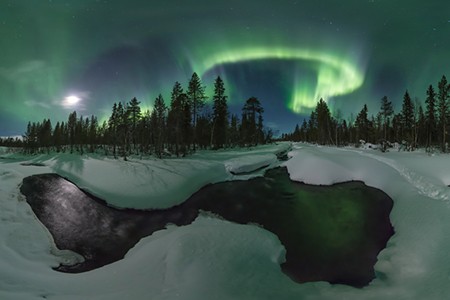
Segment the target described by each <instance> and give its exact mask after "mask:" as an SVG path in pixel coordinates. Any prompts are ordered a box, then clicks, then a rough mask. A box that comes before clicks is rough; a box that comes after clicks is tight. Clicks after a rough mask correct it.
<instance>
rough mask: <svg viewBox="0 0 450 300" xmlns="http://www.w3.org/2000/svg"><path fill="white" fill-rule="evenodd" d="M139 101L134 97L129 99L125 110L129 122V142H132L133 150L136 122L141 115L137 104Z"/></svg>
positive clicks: (134, 148) (136, 132) (136, 133)
mask: <svg viewBox="0 0 450 300" xmlns="http://www.w3.org/2000/svg"><path fill="white" fill-rule="evenodd" d="M140 104H141V102H139V101H138V100H137V99H136V97H134V98H133V99H131V101H130V102H129V103H128V105H127V107H126V110H127V117H128V120H127V121H128V123H129V127H130V128H129V130H130V136H131V143H132V144H133V150H134V151H136V143H137V139H138V135H139V133H138V130H137V127H138V124H139V121H140V119H141V117H142V115H141V107H140V106H139V105H140Z"/></svg>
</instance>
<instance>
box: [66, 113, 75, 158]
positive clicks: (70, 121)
mask: <svg viewBox="0 0 450 300" xmlns="http://www.w3.org/2000/svg"><path fill="white" fill-rule="evenodd" d="M76 126H77V112H76V111H74V112H72V113H71V114H70V115H69V119H68V120H67V129H68V131H69V132H68V133H69V143H70V153H73V146H74V144H75V140H76V136H75V128H76Z"/></svg>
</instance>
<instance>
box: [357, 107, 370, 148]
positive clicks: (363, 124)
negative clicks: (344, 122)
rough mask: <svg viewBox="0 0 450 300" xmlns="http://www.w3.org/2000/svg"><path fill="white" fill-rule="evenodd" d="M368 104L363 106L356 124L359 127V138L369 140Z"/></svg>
mask: <svg viewBox="0 0 450 300" xmlns="http://www.w3.org/2000/svg"><path fill="white" fill-rule="evenodd" d="M367 112H368V110H367V105H366V104H364V106H363V108H362V109H361V111H360V112H359V114H358V116H357V117H356V121H355V125H356V128H357V133H358V137H357V139H358V140H360V139H362V140H364V141H368V140H369V119H368V116H367Z"/></svg>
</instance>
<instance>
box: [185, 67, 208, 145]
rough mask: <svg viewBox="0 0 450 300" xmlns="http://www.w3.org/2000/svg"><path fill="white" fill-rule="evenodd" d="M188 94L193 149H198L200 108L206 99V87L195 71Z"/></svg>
mask: <svg viewBox="0 0 450 300" xmlns="http://www.w3.org/2000/svg"><path fill="white" fill-rule="evenodd" d="M187 96H188V99H189V102H190V105H191V108H192V124H193V125H192V128H193V139H192V143H193V150H194V151H195V150H196V144H197V143H198V141H197V119H198V115H199V110H200V109H201V108H203V107H204V105H205V100H206V99H207V97H206V95H205V87H203V86H202V83H201V80H200V78H199V77H198V75H197V73H195V72H194V73H193V74H192V77H191V80H190V81H189V86H188V90H187Z"/></svg>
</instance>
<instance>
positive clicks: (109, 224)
mask: <svg viewBox="0 0 450 300" xmlns="http://www.w3.org/2000/svg"><path fill="white" fill-rule="evenodd" d="M21 192H22V194H24V195H25V196H26V198H27V202H28V203H29V204H30V206H31V208H32V209H33V211H34V212H35V214H36V215H37V217H38V218H39V220H40V221H41V222H42V223H43V224H44V225H45V226H46V227H47V228H48V229H49V231H50V233H51V234H52V235H53V238H54V240H55V243H56V245H57V246H58V248H60V249H70V250H73V251H75V252H77V253H79V254H81V255H83V256H84V257H85V259H86V260H85V262H83V263H81V264H78V265H75V266H60V267H58V268H57V270H58V271H62V272H72V273H78V272H84V271H89V270H92V269H95V268H99V267H101V266H103V265H106V264H109V263H112V262H114V261H117V260H119V259H122V258H123V257H124V255H125V254H126V252H127V251H128V250H129V249H130V248H131V247H133V246H134V245H135V244H136V243H137V242H138V241H139V240H140V239H141V238H142V237H145V236H148V235H150V234H152V233H153V232H155V231H156V230H160V229H163V228H164V227H165V226H166V224H168V223H173V224H176V225H179V226H182V225H186V224H190V223H191V222H192V221H193V220H194V219H195V218H196V217H197V216H198V214H199V211H200V210H203V211H208V212H212V213H214V214H217V215H219V216H221V217H222V218H224V219H226V220H229V221H232V222H236V223H240V224H247V223H256V224H260V225H261V226H262V227H264V228H265V229H266V230H269V231H271V232H273V233H274V234H276V235H277V236H278V238H279V239H280V241H281V243H282V244H283V245H284V246H285V248H286V250H287V253H286V262H285V263H283V264H282V265H281V268H282V270H283V272H284V273H286V274H287V275H288V276H289V277H290V278H292V279H293V280H295V281H297V282H308V281H328V282H330V283H341V284H347V285H352V286H355V287H361V286H364V285H367V284H368V283H369V282H370V281H371V280H372V279H373V278H374V277H375V273H374V270H373V266H374V264H375V262H376V257H377V255H378V253H379V252H380V251H381V250H382V249H383V248H385V247H386V243H387V241H388V239H389V238H390V237H391V236H392V235H393V233H394V230H393V227H392V225H391V223H390V220H389V213H390V211H391V209H392V206H393V202H392V199H390V198H389V196H388V195H387V194H386V193H384V192H382V191H380V190H378V189H375V188H372V187H368V186H366V185H365V184H364V183H362V182H347V183H341V184H336V185H332V186H313V185H306V184H302V183H298V182H293V181H291V180H290V179H289V176H288V173H287V170H286V168H276V169H272V170H269V171H267V172H266V174H265V176H264V177H259V178H255V179H251V180H247V181H230V182H223V183H217V184H213V185H208V186H206V187H204V188H202V189H201V190H199V191H198V192H197V193H195V194H194V195H192V196H191V197H190V198H189V199H187V200H186V201H185V202H184V203H183V204H181V205H178V206H175V207H172V208H170V209H166V210H149V211H138V210H118V209H114V208H112V207H109V206H107V205H106V204H105V202H104V201H103V200H101V199H98V198H96V197H93V196H92V195H89V194H87V193H85V192H83V191H81V190H80V189H78V188H77V187H76V186H75V185H74V184H72V183H71V182H69V181H67V180H66V179H64V178H62V177H60V176H58V175H56V174H43V175H34V176H30V177H27V178H25V179H24V180H23V184H22V186H21ZM124 201H126V199H124Z"/></svg>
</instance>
